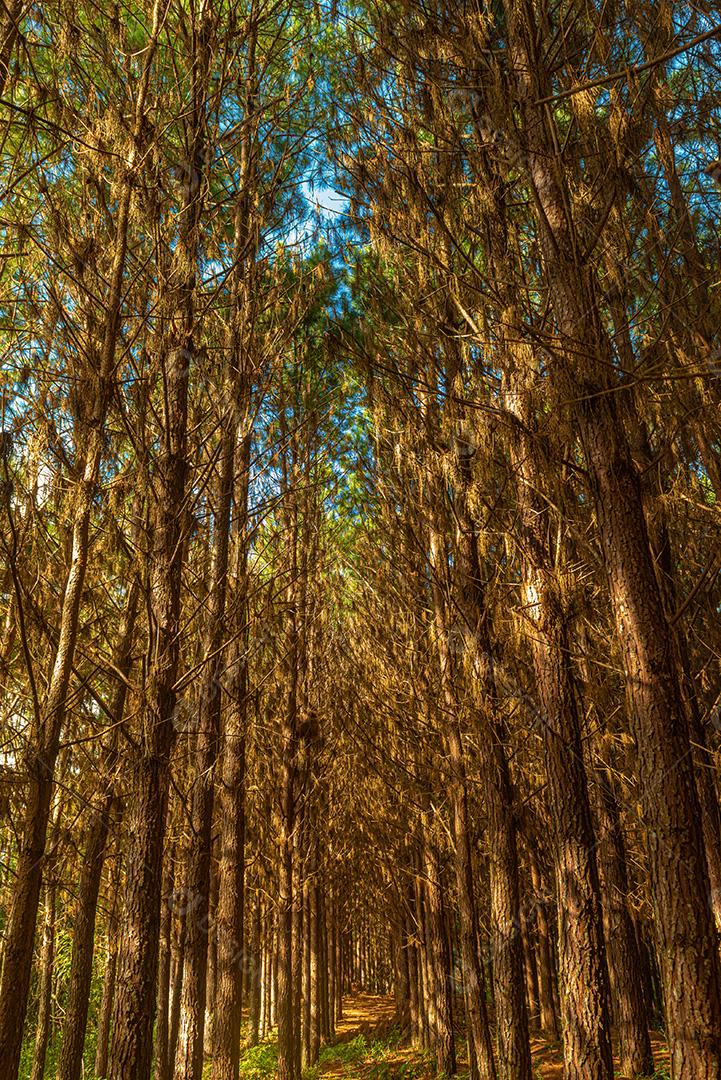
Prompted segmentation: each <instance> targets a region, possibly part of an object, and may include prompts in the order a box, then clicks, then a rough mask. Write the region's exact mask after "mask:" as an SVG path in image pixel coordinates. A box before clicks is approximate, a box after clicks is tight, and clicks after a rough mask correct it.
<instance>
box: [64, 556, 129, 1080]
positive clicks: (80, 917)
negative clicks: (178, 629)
mask: <svg viewBox="0 0 721 1080" xmlns="http://www.w3.org/2000/svg"><path fill="white" fill-rule="evenodd" d="M139 593H140V588H139V583H138V580H137V577H135V576H134V578H133V582H132V584H131V587H130V592H129V594H128V600H127V604H126V610H125V616H124V620H123V627H122V630H121V634H120V643H119V647H118V656H117V659H116V663H115V668H116V670H117V671H118V672H119V673H120V675H121V678H120V679H119V681H118V686H117V689H116V691H115V696H114V699H113V702H112V705H111V707H110V716H111V718H112V719H111V723H112V731H111V732H110V735H109V744H108V747H107V750H106V752H105V753H104V754H103V759H104V760H103V762H102V765H101V776H102V783H103V784H104V787H105V790H104V791H102V792H101V794H100V797H99V801H98V803H97V805H96V807H95V808H94V809H93V811H92V812H91V816H90V822H89V825H88V839H87V843H86V845H85V857H84V859H83V863H82V871H81V875H80V886H79V889H78V899H77V904H76V908H75V917H74V919H73V952H72V960H71V966H70V984H69V988H68V998H67V1005H66V1022H65V1026H64V1029H63V1039H62V1046H61V1049H60V1059H59V1062H58V1080H80V1075H81V1073H82V1068H83V1048H84V1046H85V1031H86V1027H87V1022H88V1005H89V1002H90V985H91V981H92V974H93V952H94V945H95V917H96V912H97V906H98V894H99V892H100V881H101V878H102V875H103V865H104V863H105V852H106V849H107V841H108V833H109V830H110V826H111V818H112V814H113V806H114V805H115V802H116V800H117V794H116V790H115V781H114V778H113V774H114V772H115V767H116V762H117V749H116V747H117V739H118V729H119V726H120V725H121V724H122V722H123V715H124V713H125V699H126V696H127V683H126V681H125V680H126V679H127V677H128V675H129V673H130V669H131V666H132V648H133V638H134V634H135V619H136V614H137V607H138V598H139Z"/></svg>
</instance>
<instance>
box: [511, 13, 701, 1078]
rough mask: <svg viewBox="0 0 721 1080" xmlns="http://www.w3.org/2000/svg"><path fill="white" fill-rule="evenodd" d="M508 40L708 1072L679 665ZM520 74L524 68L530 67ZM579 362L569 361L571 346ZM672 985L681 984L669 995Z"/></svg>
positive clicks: (679, 1033) (691, 1025) (661, 935)
mask: <svg viewBox="0 0 721 1080" xmlns="http://www.w3.org/2000/svg"><path fill="white" fill-rule="evenodd" d="M508 21H509V39H510V45H511V52H512V55H513V58H514V64H515V68H516V71H515V74H516V77H517V83H518V90H519V95H520V97H521V101H522V105H521V112H522V116H523V121H524V132H525V137H526V140H527V144H528V155H527V162H526V163H527V169H528V174H529V178H530V181H531V183H532V185H533V189H534V194H535V198H536V205H537V207H538V218H539V231H540V236H541V246H542V252H543V261H544V267H545V271H546V275H547V282H548V285H549V288H550V295H551V296H552V300H553V306H554V309H555V312H556V318H557V324H558V331H559V348H558V349H557V350H556V349H554V353H555V365H554V370H553V377H554V379H555V380H556V382H557V383H558V385H559V389H561V390H562V392H564V393H566V394H567V395H568V397H569V400H573V401H575V402H577V403H578V404H577V406H576V408H575V412H574V415H575V419H576V422H577V424H578V429H579V433H580V437H581V442H582V444H583V448H584V453H585V457H586V462H587V466H588V471H589V481H590V487H591V492H592V495H593V502H594V506H595V511H596V520H597V526H598V535H599V539H600V542H601V549H602V552H603V559H604V564H605V568H606V574H607V578H608V583H609V590H610V594H611V601H612V607H613V612H614V620H615V625H616V632H617V636H618V640H619V644H620V648H621V656H622V661H623V666H624V671H625V675H626V685H627V689H628V697H629V706H630V719H631V727H632V731H633V734H634V738H635V742H636V747H637V752H638V763H639V780H640V788H641V791H640V802H641V805H642V807H643V813H644V818H645V821H646V825H647V837H648V847H649V856H650V877H651V890H652V895H653V902H654V911H655V918H656V930H657V936H658V955H659V961H660V966H661V976H662V981H663V986H664V1002H665V1010H666V1022H667V1032H668V1038H669V1043H670V1050H671V1073H672V1076H673V1077H674V1078H675V1080H680V1078H681V1077H688V1076H693V1077H694V1078H698V1080H716V1078H718V1077H719V1076H721V966H720V964H719V957H718V949H717V940H716V929H715V925H714V921H713V915H712V912H711V909H710V904H709V896H710V885H709V876H708V868H707V864H706V857H705V850H704V840H703V834H702V828H701V814H700V808H699V803H698V797H697V792H696V786H695V777H694V768H693V758H692V752H691V745H690V740H689V734H688V727H687V721H686V716H685V712H684V703H683V692H682V687H681V679H680V673H679V665H678V661H677V656H676V649H675V647H674V641H673V636H672V631H671V628H670V627H669V624H668V621H667V619H666V616H665V613H664V610H663V601H662V595H661V591H660V587H659V583H658V579H657V577H656V571H655V568H654V563H653V557H652V553H651V547H650V544H649V538H648V531H647V526H646V521H645V517H644V511H643V502H642V493H641V488H640V483H639V477H638V474H637V471H636V469H635V467H634V465H633V462H632V459H631V455H630V452H629V446H628V441H627V439H626V435H625V432H624V430H623V427H622V424H621V421H620V417H619V414H618V407H617V403H616V398H615V395H614V393H613V392H612V391H613V389H615V388H614V387H612V386H610V385H609V377H610V373H611V372H612V371H613V370H614V365H613V360H612V356H611V350H610V347H609V344H608V340H607V336H606V332H605V329H604V327H603V324H602V320H601V317H600V314H599V308H598V302H597V300H596V293H595V288H594V282H593V280H592V278H591V274H590V271H589V268H588V266H587V265H586V264H585V262H584V261H583V259H582V257H581V256H580V254H579V253H580V252H581V250H582V247H583V245H582V244H581V243H580V240H579V237H578V236H577V235H576V230H575V223H574V221H573V218H572V216H571V214H570V213H569V212H568V207H569V206H570V205H571V203H572V200H571V199H570V196H569V192H568V188H567V183H566V181H565V177H564V176H563V173H562V170H561V168H560V165H559V159H558V156H557V150H556V144H555V142H554V139H553V135H552V132H551V129H550V125H551V123H553V121H552V120H549V117H548V115H547V114H546V113H545V112H544V111H543V107H542V106H541V107H539V106H537V105H536V104H534V102H535V101H536V100H537V99H538V98H539V97H542V96H544V95H547V94H548V93H549V92H550V78H549V77H548V73H547V72H546V70H545V67H544V63H543V61H542V60H541V59H540V57H539V56H538V55H536V53H535V51H534V50H535V45H533V44H532V42H533V41H534V34H535V30H536V28H535V19H534V15H533V12H532V11H531V9H530V7H526V8H525V9H524V11H523V13H522V15H521V14H520V12H519V11H516V10H514V9H513V8H511V7H510V6H509V8H508ZM531 73H532V74H531ZM579 356H582V357H584V358H587V359H586V363H585V366H583V367H580V368H579V363H578V359H577V358H578V357H579ZM681 986H683V987H684V988H685V991H684V992H683V993H679V990H678V988H679V987H681Z"/></svg>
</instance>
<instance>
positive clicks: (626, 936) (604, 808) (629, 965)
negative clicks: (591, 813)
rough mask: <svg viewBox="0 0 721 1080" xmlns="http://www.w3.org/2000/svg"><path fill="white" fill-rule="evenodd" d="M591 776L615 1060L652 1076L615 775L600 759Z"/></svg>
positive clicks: (634, 1073)
mask: <svg viewBox="0 0 721 1080" xmlns="http://www.w3.org/2000/svg"><path fill="white" fill-rule="evenodd" d="M594 778H595V783H594V784H592V785H591V792H592V794H593V806H594V810H595V817H596V828H597V835H598V857H599V865H600V870H601V891H602V895H603V901H604V905H603V906H604V914H605V927H606V930H607V933H606V940H607V942H608V946H607V949H608V966H609V975H610V982H611V990H612V1000H613V1004H614V1017H615V1021H616V1028H617V1031H618V1041H619V1064H620V1067H621V1073H622V1075H623V1076H628V1077H640V1076H650V1075H651V1074H652V1073H653V1055H652V1053H651V1040H650V1037H649V1032H648V1028H649V1022H648V1010H647V1005H646V994H645V992H644V984H643V981H642V972H643V968H642V965H641V957H640V954H639V948H638V941H637V938H636V929H635V927H634V924H633V920H632V918H631V913H630V911H629V908H628V893H629V888H628V871H627V867H626V845H625V842H624V837H623V831H622V829H621V821H620V816H619V810H618V802H617V799H616V793H615V791H614V787H613V779H612V777H611V774H610V773H609V771H608V770H607V768H606V766H605V765H604V764H603V762H602V761H601V762H599V763H598V764H597V765H596V768H595V776H594Z"/></svg>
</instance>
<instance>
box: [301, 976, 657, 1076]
mask: <svg viewBox="0 0 721 1080" xmlns="http://www.w3.org/2000/svg"><path fill="white" fill-rule="evenodd" d="M393 1018H394V1002H393V999H392V998H389V997H379V996H376V995H373V994H355V995H353V996H352V997H349V998H346V999H344V1001H343V1020H342V1022H341V1023H339V1024H338V1025H337V1038H336V1041H335V1043H334V1044H333V1046H331V1047H326V1048H325V1049H324V1051H323V1053H322V1055H321V1061H320V1065H319V1073H320V1075H322V1076H336V1077H342V1078H343V1080H376V1078H377V1080H395V1078H400V1080H421V1078H424V1077H426V1076H430V1075H431V1073H430V1070H429V1069H428V1066H427V1064H426V1062H425V1061H424V1059H423V1055H422V1054H421V1053H420V1052H419V1051H418V1050H416V1049H414V1048H412V1047H410V1046H407V1045H404V1044H400V1045H399V1044H398V1042H397V1040H395V1039H393V1038H392V1037H390V1036H391V1035H392V1026H393ZM652 1042H653V1050H654V1057H655V1059H656V1066H657V1068H658V1067H659V1066H661V1065H664V1064H666V1063H667V1061H668V1057H667V1054H666V1049H665V1047H664V1045H663V1042H662V1040H661V1039H660V1037H659V1036H658V1035H656V1034H655V1033H654V1034H653V1035H652ZM462 1047H463V1040H461V1039H459V1050H460V1051H461V1053H462V1054H463V1051H462V1049H461V1048H462ZM531 1049H532V1052H533V1064H534V1068H535V1070H537V1072H536V1075H537V1076H538V1077H539V1080H562V1078H563V1065H562V1059H561V1051H560V1047H559V1046H557V1045H549V1044H548V1043H547V1042H544V1041H543V1040H541V1039H539V1038H533V1039H532V1041H531ZM458 1071H459V1073H460V1074H461V1075H463V1074H464V1073H466V1074H467V1071H468V1066H467V1062H466V1061H465V1060H464V1055H463V1056H461V1059H460V1060H459V1063H458ZM618 1080H621V1074H620V1073H618Z"/></svg>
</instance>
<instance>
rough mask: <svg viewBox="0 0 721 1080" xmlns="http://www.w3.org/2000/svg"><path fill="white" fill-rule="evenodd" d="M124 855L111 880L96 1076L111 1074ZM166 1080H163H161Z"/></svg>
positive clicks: (160, 1079) (117, 862) (118, 861)
mask: <svg viewBox="0 0 721 1080" xmlns="http://www.w3.org/2000/svg"><path fill="white" fill-rule="evenodd" d="M120 870H121V858H120V854H119V853H116V855H115V865H114V867H113V872H112V875H111V878H110V898H111V899H110V911H109V913H108V922H107V930H106V933H107V951H106V954H105V972H104V974H103V994H102V998H101V1000H100V1012H99V1014H98V1036H97V1038H98V1041H97V1047H96V1050H95V1075H96V1076H98V1077H105V1076H106V1075H107V1072H108V1052H109V1049H110V1021H111V1018H112V1014H113V1003H114V1001H115V975H116V970H117V961H118V933H119V919H118V896H119V893H120ZM159 1080H162V1078H159Z"/></svg>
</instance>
